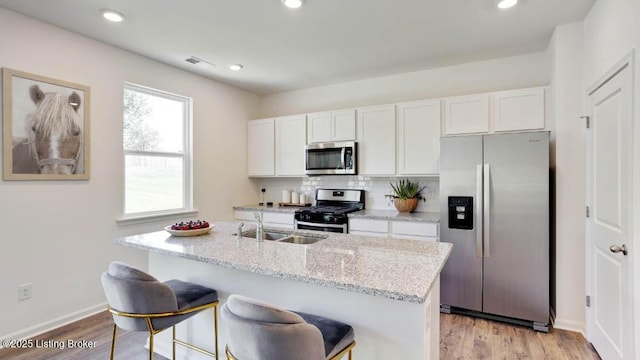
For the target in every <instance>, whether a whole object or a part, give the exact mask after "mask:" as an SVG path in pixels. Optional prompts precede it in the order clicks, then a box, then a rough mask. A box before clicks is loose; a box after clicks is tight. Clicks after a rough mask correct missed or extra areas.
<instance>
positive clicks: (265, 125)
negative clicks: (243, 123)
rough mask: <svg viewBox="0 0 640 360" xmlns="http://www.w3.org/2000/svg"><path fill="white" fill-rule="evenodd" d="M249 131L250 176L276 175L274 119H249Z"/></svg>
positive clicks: (248, 169) (248, 159) (248, 164)
mask: <svg viewBox="0 0 640 360" xmlns="http://www.w3.org/2000/svg"><path fill="white" fill-rule="evenodd" d="M247 133H248V134H247V142H248V143H247V173H248V174H249V176H273V175H275V172H274V170H275V162H274V159H275V157H274V154H275V152H274V151H275V147H274V146H275V137H274V136H275V133H274V119H263V120H253V121H249V124H248V126H247Z"/></svg>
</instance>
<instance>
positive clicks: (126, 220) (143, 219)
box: [116, 210, 198, 226]
mask: <svg viewBox="0 0 640 360" xmlns="http://www.w3.org/2000/svg"><path fill="white" fill-rule="evenodd" d="M197 215H198V210H179V211H173V212H167V213H159V214H146V215H139V216H135V215H130V216H123V217H121V218H118V219H116V223H117V224H118V225H119V226H129V225H137V224H146V223H152V222H156V221H163V220H172V219H180V218H184V217H192V216H197Z"/></svg>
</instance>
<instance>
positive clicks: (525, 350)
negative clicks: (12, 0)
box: [0, 311, 600, 360]
mask: <svg viewBox="0 0 640 360" xmlns="http://www.w3.org/2000/svg"><path fill="white" fill-rule="evenodd" d="M440 321H441V322H440V359H442V360H448V359H473V360H478V359H508V360H512V359H531V360H542V359H549V360H563V359H577V360H586V359H596V360H599V359H600V357H599V356H598V354H597V353H596V352H595V351H594V350H593V348H592V347H591V345H590V344H589V343H587V341H586V340H585V339H584V338H583V337H582V335H581V334H578V333H573V332H569V331H563V330H555V329H552V330H551V331H550V332H549V333H548V334H545V333H540V332H536V331H533V330H531V329H529V328H525V327H520V326H513V325H507V324H503V323H499V322H494V321H490V320H484V319H477V318H472V317H467V316H462V315H453V314H441V316H440ZM112 327H113V321H112V319H111V315H110V314H109V313H107V312H106V311H105V312H102V313H100V314H97V315H94V316H91V317H88V318H86V319H83V320H80V321H78V322H75V323H72V324H69V325H66V326H63V327H61V328H58V329H55V330H53V331H51V332H48V333H45V334H42V335H40V336H38V337H37V339H40V340H59V341H66V340H68V339H72V340H87V341H95V342H96V347H95V348H93V349H63V350H59V349H2V350H0V359H3V360H4V359H6V360H27V359H28V360H48V359H56V360H80V359H82V360H84V359H108V358H109V349H110V346H111V331H112ZM356 336H357V334H356ZM146 338H147V333H146V332H136V333H133V332H127V331H123V330H118V338H117V340H116V353H115V359H117V360H121V359H124V360H146V359H148V358H149V357H148V356H149V355H148V352H147V349H145V348H144V345H145V343H146ZM357 353H358V352H357V347H356V351H354V360H366V359H357ZM154 359H157V360H167V359H166V358H164V357H162V356H160V355H156V356H155V357H154ZM220 359H221V360H222V359H224V356H220Z"/></svg>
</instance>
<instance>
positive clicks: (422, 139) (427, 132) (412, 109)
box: [396, 100, 441, 175]
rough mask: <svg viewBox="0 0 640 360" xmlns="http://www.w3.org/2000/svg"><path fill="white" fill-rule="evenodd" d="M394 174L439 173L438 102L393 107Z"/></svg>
mask: <svg viewBox="0 0 640 360" xmlns="http://www.w3.org/2000/svg"><path fill="white" fill-rule="evenodd" d="M396 111H397V116H396V125H397V130H398V147H397V149H398V151H397V156H398V172H397V173H398V175H437V174H438V173H439V172H440V120H441V116H440V114H441V112H440V100H428V101H416V102H410V103H402V104H398V105H397V106H396Z"/></svg>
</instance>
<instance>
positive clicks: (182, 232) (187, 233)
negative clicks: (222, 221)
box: [164, 223, 215, 236]
mask: <svg viewBox="0 0 640 360" xmlns="http://www.w3.org/2000/svg"><path fill="white" fill-rule="evenodd" d="M171 226H172V225H169V226H165V227H164V229H165V230H166V231H168V232H169V233H170V234H171V235H173V236H198V235H204V234H206V233H208V232H209V231H211V229H213V228H214V227H215V225H214V224H211V223H209V227H208V228H202V229H193V230H173V229H172V228H171Z"/></svg>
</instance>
